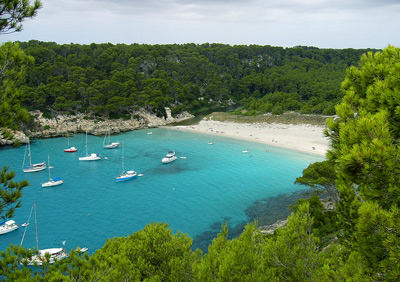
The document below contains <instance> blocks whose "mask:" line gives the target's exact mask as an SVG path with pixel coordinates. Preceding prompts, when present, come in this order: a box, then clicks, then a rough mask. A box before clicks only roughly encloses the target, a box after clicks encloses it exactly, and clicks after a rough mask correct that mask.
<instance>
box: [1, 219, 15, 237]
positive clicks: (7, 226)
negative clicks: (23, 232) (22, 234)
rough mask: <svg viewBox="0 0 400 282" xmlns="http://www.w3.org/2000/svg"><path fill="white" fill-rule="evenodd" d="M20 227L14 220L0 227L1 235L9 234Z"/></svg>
mask: <svg viewBox="0 0 400 282" xmlns="http://www.w3.org/2000/svg"><path fill="white" fill-rule="evenodd" d="M17 229H18V225H17V224H16V223H15V221H14V220H8V221H6V222H5V223H4V224H2V225H0V235H3V234H6V233H9V232H11V231H14V230H17Z"/></svg>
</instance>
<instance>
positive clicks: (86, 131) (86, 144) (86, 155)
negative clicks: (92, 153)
mask: <svg viewBox="0 0 400 282" xmlns="http://www.w3.org/2000/svg"><path fill="white" fill-rule="evenodd" d="M85 148H86V156H87V155H88V148H87V131H86V145H85Z"/></svg>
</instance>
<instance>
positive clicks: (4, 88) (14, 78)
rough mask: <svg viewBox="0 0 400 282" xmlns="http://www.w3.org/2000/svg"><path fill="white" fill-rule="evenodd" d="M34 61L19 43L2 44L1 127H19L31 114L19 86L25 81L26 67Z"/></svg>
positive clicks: (0, 56)
mask: <svg viewBox="0 0 400 282" xmlns="http://www.w3.org/2000/svg"><path fill="white" fill-rule="evenodd" d="M32 63H33V58H32V57H31V56H27V55H26V54H25V53H24V52H23V51H22V50H21V49H20V48H19V45H18V44H17V43H14V44H12V43H10V42H7V43H3V44H2V45H1V46H0V69H1V72H0V127H6V128H11V129H18V128H19V125H20V123H21V122H25V123H26V122H28V121H30V120H31V116H30V115H29V113H28V111H27V110H26V109H25V108H23V107H22V106H21V100H22V97H23V94H22V92H21V89H20V88H19V86H20V85H21V83H22V82H23V78H24V75H25V70H26V67H27V66H28V65H29V64H32Z"/></svg>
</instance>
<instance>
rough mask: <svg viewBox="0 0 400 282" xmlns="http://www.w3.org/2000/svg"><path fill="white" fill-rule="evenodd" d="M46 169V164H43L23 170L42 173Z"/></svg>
mask: <svg viewBox="0 0 400 282" xmlns="http://www.w3.org/2000/svg"><path fill="white" fill-rule="evenodd" d="M45 169H46V164H45V163H43V164H35V165H32V166H31V167H28V168H24V169H22V170H23V172H37V171H42V170H45Z"/></svg>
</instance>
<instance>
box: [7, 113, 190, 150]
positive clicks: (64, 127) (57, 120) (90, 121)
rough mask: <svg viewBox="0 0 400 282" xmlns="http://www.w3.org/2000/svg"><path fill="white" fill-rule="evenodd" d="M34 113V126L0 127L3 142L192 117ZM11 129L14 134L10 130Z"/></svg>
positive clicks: (130, 127) (115, 130)
mask: <svg viewBox="0 0 400 282" xmlns="http://www.w3.org/2000/svg"><path fill="white" fill-rule="evenodd" d="M31 114H32V116H33V117H34V124H35V127H34V128H28V129H26V130H24V132H21V131H11V132H10V131H8V132H9V133H6V131H4V130H2V129H1V128H0V145H13V144H15V143H27V142H28V138H51V137H58V136H66V135H68V134H76V133H84V132H86V131H87V133H88V134H92V135H104V134H106V133H107V132H110V133H111V134H113V133H120V132H126V131H132V130H136V129H143V128H152V127H159V126H163V125H167V124H171V123H174V122H178V121H181V120H185V119H188V118H191V117H193V115H191V114H189V113H187V112H184V113H182V114H180V115H178V116H176V117H175V118H174V117H172V116H171V115H170V114H169V115H168V117H167V118H166V119H165V118H159V117H157V116H155V115H154V114H151V113H148V112H145V111H138V112H136V113H134V114H132V115H131V118H130V119H107V120H105V119H102V118H96V117H93V116H88V115H84V114H78V115H58V116H56V117H53V118H45V117H43V114H42V113H41V112H40V111H34V112H31ZM10 133H11V134H10Z"/></svg>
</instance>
